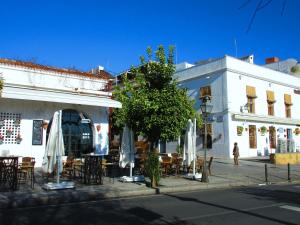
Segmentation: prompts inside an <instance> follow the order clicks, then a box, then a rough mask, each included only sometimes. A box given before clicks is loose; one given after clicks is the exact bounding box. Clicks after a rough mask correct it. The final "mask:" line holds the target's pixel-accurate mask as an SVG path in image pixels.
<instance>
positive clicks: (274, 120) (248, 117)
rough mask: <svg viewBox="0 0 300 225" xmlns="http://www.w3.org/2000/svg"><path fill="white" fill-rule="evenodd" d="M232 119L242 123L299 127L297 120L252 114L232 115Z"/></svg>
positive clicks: (299, 122) (299, 121)
mask: <svg viewBox="0 0 300 225" xmlns="http://www.w3.org/2000/svg"><path fill="white" fill-rule="evenodd" d="M232 119H235V120H240V121H244V122H245V121H253V122H263V123H269V124H287V125H294V126H296V125H300V120H299V119H291V118H285V117H275V116H265V115H257V114H253V113H232Z"/></svg>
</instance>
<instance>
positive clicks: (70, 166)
mask: <svg viewBox="0 0 300 225" xmlns="http://www.w3.org/2000/svg"><path fill="white" fill-rule="evenodd" d="M62 175H67V176H69V177H74V157H68V158H67V161H66V162H64V163H63V171H62Z"/></svg>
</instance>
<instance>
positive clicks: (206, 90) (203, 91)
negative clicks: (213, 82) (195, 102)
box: [199, 86, 211, 98]
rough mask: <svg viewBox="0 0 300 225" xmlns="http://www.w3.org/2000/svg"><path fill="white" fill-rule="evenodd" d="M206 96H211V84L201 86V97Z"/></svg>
mask: <svg viewBox="0 0 300 225" xmlns="http://www.w3.org/2000/svg"><path fill="white" fill-rule="evenodd" d="M205 96H211V88H210V86H206V87H201V88H200V96H199V97H200V98H204V97H205Z"/></svg>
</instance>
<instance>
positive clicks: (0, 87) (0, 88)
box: [0, 78, 4, 97]
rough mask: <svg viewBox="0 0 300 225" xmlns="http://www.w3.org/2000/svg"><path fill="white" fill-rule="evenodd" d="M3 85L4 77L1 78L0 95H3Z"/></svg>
mask: <svg viewBox="0 0 300 225" xmlns="http://www.w3.org/2000/svg"><path fill="white" fill-rule="evenodd" d="M3 86H4V81H3V79H2V78H0V97H1V94H2V89H3Z"/></svg>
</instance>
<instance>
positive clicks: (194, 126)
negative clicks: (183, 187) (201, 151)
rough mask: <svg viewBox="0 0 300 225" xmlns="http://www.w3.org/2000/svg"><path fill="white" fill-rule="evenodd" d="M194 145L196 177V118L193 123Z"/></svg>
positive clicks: (194, 170)
mask: <svg viewBox="0 0 300 225" xmlns="http://www.w3.org/2000/svg"><path fill="white" fill-rule="evenodd" d="M192 134H193V136H192V137H193V139H192V141H193V143H192V146H193V158H194V160H193V176H195V175H196V145H195V144H196V143H195V137H196V118H195V119H194V123H193V133H192Z"/></svg>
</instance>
